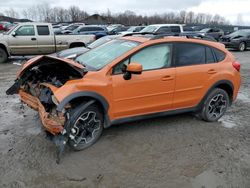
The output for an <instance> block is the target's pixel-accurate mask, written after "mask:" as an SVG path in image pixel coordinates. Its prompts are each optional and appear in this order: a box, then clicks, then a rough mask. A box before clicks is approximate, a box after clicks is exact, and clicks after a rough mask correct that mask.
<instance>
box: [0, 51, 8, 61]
mask: <svg viewBox="0 0 250 188" xmlns="http://www.w3.org/2000/svg"><path fill="white" fill-rule="evenodd" d="M7 59H8V55H7V53H6V51H5V50H4V49H2V48H0V64H1V63H5V62H6V61H7Z"/></svg>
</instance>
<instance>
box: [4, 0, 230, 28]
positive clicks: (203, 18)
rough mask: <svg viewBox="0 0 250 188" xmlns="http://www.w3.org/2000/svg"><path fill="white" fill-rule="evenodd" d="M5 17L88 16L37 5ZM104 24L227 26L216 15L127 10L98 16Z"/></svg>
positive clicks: (51, 19)
mask: <svg viewBox="0 0 250 188" xmlns="http://www.w3.org/2000/svg"><path fill="white" fill-rule="evenodd" d="M4 15H5V16H9V17H13V18H20V17H21V18H26V19H30V20H33V21H42V22H53V23H55V22H84V21H85V20H86V18H88V17H89V16H90V14H89V13H88V12H86V11H84V10H81V9H80V8H79V7H77V6H70V7H69V8H67V9H65V8H62V7H50V5H49V4H47V3H44V4H38V5H33V6H31V7H28V8H26V9H23V10H22V12H21V13H18V12H16V11H15V10H14V9H13V8H11V9H9V10H5V11H4ZM98 15H100V18H102V20H105V22H106V23H111V24H113V23H120V24H124V25H140V24H144V25H147V24H155V23H159V24H160V23H179V24H214V25H216V24H219V25H228V24H230V23H229V21H228V20H226V19H225V18H224V17H222V16H220V15H218V14H216V15H211V14H205V13H194V12H192V11H185V10H182V11H176V12H166V13H163V14H154V15H151V16H143V15H138V14H136V13H135V12H133V11H130V10H127V11H124V12H122V13H112V12H111V11H110V10H109V9H108V10H107V11H106V12H104V13H100V14H98Z"/></svg>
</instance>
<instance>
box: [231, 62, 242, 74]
mask: <svg viewBox="0 0 250 188" xmlns="http://www.w3.org/2000/svg"><path fill="white" fill-rule="evenodd" d="M233 67H234V68H235V69H236V70H237V71H238V72H240V63H239V62H237V61H234V62H233Z"/></svg>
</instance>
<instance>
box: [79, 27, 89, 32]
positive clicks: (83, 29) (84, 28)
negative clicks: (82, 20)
mask: <svg viewBox="0 0 250 188" xmlns="http://www.w3.org/2000/svg"><path fill="white" fill-rule="evenodd" d="M84 31H89V30H88V28H87V27H83V28H81V29H80V31H79V32H84Z"/></svg>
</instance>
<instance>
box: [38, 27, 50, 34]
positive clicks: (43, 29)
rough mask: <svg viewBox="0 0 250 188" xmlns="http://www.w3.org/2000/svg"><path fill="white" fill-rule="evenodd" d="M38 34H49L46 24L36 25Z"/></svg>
mask: <svg viewBox="0 0 250 188" xmlns="http://www.w3.org/2000/svg"><path fill="white" fill-rule="evenodd" d="M37 33H38V35H49V34H50V33H49V27H48V26H47V25H39V26H37Z"/></svg>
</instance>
